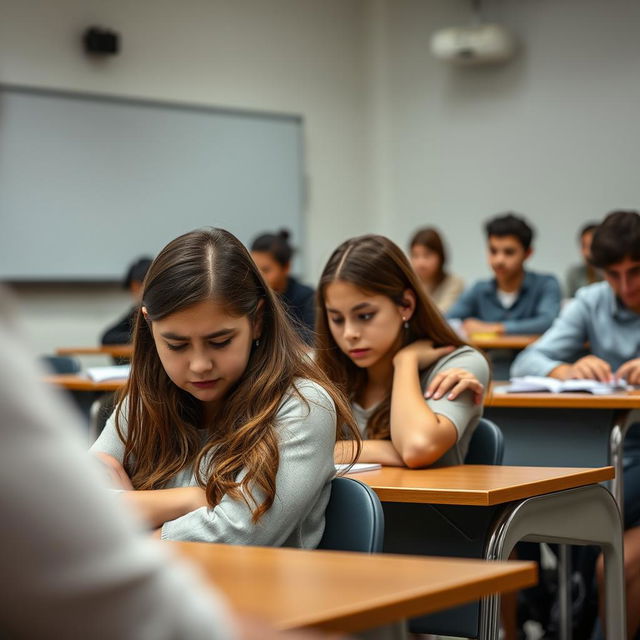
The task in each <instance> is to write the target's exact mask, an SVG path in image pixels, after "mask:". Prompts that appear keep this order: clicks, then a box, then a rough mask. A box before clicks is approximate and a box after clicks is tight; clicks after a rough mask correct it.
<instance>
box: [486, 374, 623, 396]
mask: <svg viewBox="0 0 640 640" xmlns="http://www.w3.org/2000/svg"><path fill="white" fill-rule="evenodd" d="M632 388H633V387H631V386H630V385H628V384H627V383H626V382H625V381H624V380H615V381H613V382H599V381H598V380H586V379H578V380H557V379H556V378H545V377H542V376H523V377H521V378H511V381H510V383H509V384H508V385H507V386H504V387H500V388H499V389H496V391H501V392H506V393H529V392H535V391H549V392H551V393H562V392H572V391H586V392H587V393H592V394H594V395H597V396H598V395H606V394H608V393H614V392H616V391H627V390H628V389H632Z"/></svg>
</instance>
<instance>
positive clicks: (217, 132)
mask: <svg viewBox="0 0 640 640" xmlns="http://www.w3.org/2000/svg"><path fill="white" fill-rule="evenodd" d="M303 185H304V168H303V149H302V121H301V119H300V118H299V117H296V116H283V115H269V114H267V115H265V114H261V113H260V114H259V113H252V112H236V111H229V110H221V109H214V108H207V107H199V106H189V105H181V104H172V103H163V102H155V101H145V100H130V99H120V98H111V97H104V96H96V95H86V94H77V93H69V92H59V91H48V90H37V89H27V88H21V87H13V86H0V279H3V280H9V281H113V280H120V279H121V278H122V275H123V273H124V271H125V269H126V267H127V265H128V264H129V263H130V262H131V261H132V260H133V259H135V258H137V257H138V256H140V255H143V254H147V255H155V254H156V253H157V252H158V251H159V250H160V249H161V248H162V247H163V246H164V245H165V244H167V242H169V241H170V240H172V239H173V238H174V237H176V236H178V235H180V234H181V233H185V232H187V231H190V230H192V229H195V228H198V227H203V226H216V227H223V228H225V229H228V230H229V231H231V232H232V233H234V234H235V235H236V236H238V237H239V238H240V240H241V241H242V242H244V243H245V244H247V243H249V242H250V241H251V239H252V238H253V237H254V236H256V235H257V234H258V233H261V232H263V231H277V230H278V229H280V228H281V227H286V228H288V229H290V230H291V232H292V240H293V241H294V243H295V242H296V241H298V242H299V241H301V240H302V238H303V197H304V193H303Z"/></svg>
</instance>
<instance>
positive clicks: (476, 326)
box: [447, 213, 561, 334]
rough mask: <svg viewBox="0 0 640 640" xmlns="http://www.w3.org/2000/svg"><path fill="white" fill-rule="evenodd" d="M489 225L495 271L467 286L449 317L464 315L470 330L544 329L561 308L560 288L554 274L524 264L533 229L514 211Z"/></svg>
mask: <svg viewBox="0 0 640 640" xmlns="http://www.w3.org/2000/svg"><path fill="white" fill-rule="evenodd" d="M485 230H486V234H487V246H488V250H489V264H490V265H491V268H492V269H493V272H494V274H495V277H494V278H492V279H491V280H480V281H478V282H476V283H475V284H474V285H473V286H472V287H471V288H470V289H468V290H467V291H465V292H464V293H463V294H462V296H460V298H459V299H458V301H457V302H456V304H455V305H454V306H453V307H452V308H451V309H449V312H448V313H447V317H448V318H458V319H460V320H462V321H463V328H464V329H465V331H466V333H467V334H473V333H497V334H529V333H534V334H535V333H542V332H543V331H545V330H546V329H548V328H549V327H550V326H551V323H552V322H553V320H554V318H555V317H556V316H557V315H558V312H559V311H560V299H561V293H560V285H559V284H558V280H557V279H556V277H555V276H553V275H549V274H542V273H535V272H533V271H527V270H526V269H525V262H526V261H527V260H528V258H529V257H530V256H531V254H532V251H533V250H532V248H531V242H532V240H533V230H532V229H531V227H530V226H529V225H528V224H527V222H526V221H525V220H524V219H523V218H521V217H520V216H516V215H514V214H513V213H508V214H505V215H502V216H498V217H496V218H493V219H492V220H490V221H489V222H488V223H487V225H486V227H485Z"/></svg>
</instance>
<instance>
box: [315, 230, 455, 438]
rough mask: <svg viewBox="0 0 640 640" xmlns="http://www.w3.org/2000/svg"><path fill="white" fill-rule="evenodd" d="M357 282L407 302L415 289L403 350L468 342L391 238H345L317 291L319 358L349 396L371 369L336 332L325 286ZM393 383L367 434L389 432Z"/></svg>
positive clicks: (401, 338)
mask: <svg viewBox="0 0 640 640" xmlns="http://www.w3.org/2000/svg"><path fill="white" fill-rule="evenodd" d="M336 281H342V282H348V283H350V284H353V285H354V286H356V287H358V288H359V289H361V290H362V291H365V292H367V293H371V295H383V296H386V297H387V298H389V299H390V300H391V301H392V302H393V303H394V304H397V305H400V306H403V305H404V304H405V300H406V298H405V292H406V291H407V290H411V291H413V293H414V294H415V297H416V308H415V311H414V313H413V315H412V316H411V318H410V319H409V321H408V323H409V327H408V329H401V330H400V331H401V334H400V335H399V336H398V350H399V349H400V348H402V347H403V346H406V345H408V344H410V343H411V342H414V341H415V340H431V341H432V342H433V344H434V346H435V347H442V346H445V345H454V346H456V347H461V346H463V345H464V344H466V343H465V342H464V341H463V340H461V339H460V337H459V336H458V335H457V334H456V333H455V331H453V329H451V328H450V327H449V325H448V324H447V322H446V320H445V319H444V318H443V317H442V315H441V314H440V312H439V311H438V309H437V308H436V306H435V305H434V304H433V302H431V300H430V299H429V297H428V296H427V294H426V293H425V291H424V287H423V286H422V284H421V283H420V281H419V279H418V276H417V275H416V274H415V272H414V271H413V269H412V268H411V265H410V264H409V261H408V259H407V257H406V256H405V254H404V253H403V251H402V250H401V249H400V248H399V247H398V246H397V245H396V244H394V243H393V242H392V241H391V240H389V239H388V238H385V237H384V236H378V235H365V236H360V237H357V238H351V239H350V240H347V241H345V242H343V243H342V244H341V245H340V246H339V247H338V248H337V249H336V250H335V251H334V252H333V254H332V255H331V257H330V258H329V261H328V262H327V264H326V266H325V268H324V270H323V272H322V276H321V277H320V283H319V285H318V290H317V292H316V296H317V306H316V308H317V315H316V334H317V338H316V348H317V353H316V362H317V363H318V364H319V365H320V368H321V369H322V370H323V371H324V372H325V373H326V374H327V375H328V376H329V378H330V379H331V380H332V381H333V382H334V383H335V384H336V385H337V386H338V388H339V389H340V390H341V391H343V392H344V393H345V394H346V395H347V396H348V397H349V398H351V399H353V398H356V397H357V396H358V395H359V394H360V393H361V392H362V391H363V390H364V388H365V387H366V384H367V370H366V369H363V368H361V367H357V366H356V365H355V364H354V363H353V361H352V360H351V358H349V357H348V356H347V355H346V354H345V353H343V351H342V350H341V349H340V347H339V346H338V345H337V343H336V341H335V340H334V339H333V336H332V335H331V331H330V329H329V321H328V318H327V308H326V302H325V291H326V288H327V285H329V284H331V283H332V282H336ZM391 383H392V380H391V379H390V380H389V391H388V393H387V396H386V398H385V399H384V401H383V402H381V403H380V405H379V406H378V407H377V408H376V410H375V411H374V412H373V414H372V415H371V417H370V418H369V421H368V423H367V434H366V435H367V438H370V439H387V438H389V437H390V428H389V413H390V408H391Z"/></svg>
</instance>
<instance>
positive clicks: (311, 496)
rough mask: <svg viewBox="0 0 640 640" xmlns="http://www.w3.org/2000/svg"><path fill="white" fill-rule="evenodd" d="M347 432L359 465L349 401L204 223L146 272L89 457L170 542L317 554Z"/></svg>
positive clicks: (249, 266) (272, 298)
mask: <svg viewBox="0 0 640 640" xmlns="http://www.w3.org/2000/svg"><path fill="white" fill-rule="evenodd" d="M338 425H340V426H341V427H342V426H344V428H341V429H340V430H338ZM349 428H351V432H352V434H353V436H352V437H353V439H354V440H352V441H353V442H354V448H353V456H354V457H355V456H356V455H357V449H358V447H357V439H358V437H357V436H358V433H357V428H356V426H355V423H354V421H353V417H352V416H351V412H350V411H349V406H348V404H347V401H346V399H345V398H344V397H343V395H342V394H341V393H340V392H339V391H338V390H337V389H336V387H335V386H334V385H333V384H332V383H331V382H330V381H329V379H328V378H327V376H326V375H325V374H323V372H322V371H321V370H320V369H319V368H318V366H317V365H316V364H315V363H314V362H313V360H312V359H311V358H309V356H308V355H307V350H306V348H305V346H304V344H303V343H302V341H301V340H300V338H299V337H298V336H297V334H296V333H295V331H294V330H293V328H292V327H291V323H290V322H288V320H287V316H286V312H285V311H284V309H283V308H282V305H281V304H280V301H279V300H278V298H277V296H276V295H275V294H274V293H273V292H272V291H271V290H270V289H269V287H268V286H267V284H266V283H265V281H264V279H263V278H262V276H261V274H260V271H259V270H258V268H257V266H256V264H255V262H254V261H253V260H252V259H251V256H250V255H249V252H248V251H247V250H246V248H245V247H244V246H243V245H242V244H241V243H240V241H239V240H238V239H237V238H235V237H234V236H233V235H231V234H230V233H229V232H227V231H225V230H223V229H202V230H197V231H192V232H190V233H186V234H184V235H182V236H180V237H178V238H176V239H175V240H173V241H172V242H170V243H169V244H168V245H167V246H166V247H165V248H164V249H163V250H162V251H161V252H160V253H159V254H158V257H157V258H156V259H155V260H154V261H153V264H152V265H151V267H150V268H149V272H148V273H147V276H146V278H145V282H144V291H143V294H142V303H141V306H140V308H139V310H138V314H137V317H136V321H135V327H134V340H133V356H132V361H131V375H130V376H129V379H128V381H127V384H126V386H125V387H124V388H123V391H122V395H121V397H120V400H119V402H118V405H117V408H116V410H115V412H114V414H113V415H112V416H111V417H110V418H109V420H108V421H107V424H106V426H105V428H104V430H103V431H102V433H101V434H100V436H99V438H98V439H97V440H96V442H95V443H94V444H93V446H92V448H91V450H92V452H93V453H95V454H96V455H97V456H98V457H99V458H100V459H101V460H102V461H103V462H104V463H105V464H106V465H107V468H108V469H110V470H111V471H112V472H113V477H114V479H115V481H116V486H118V487H119V488H121V489H124V490H125V491H124V493H123V494H122V498H123V500H126V502H127V503H129V504H131V506H132V507H133V508H134V509H136V510H137V511H138V512H139V513H140V514H141V516H142V517H143V519H144V520H145V521H146V522H147V523H148V526H149V528H151V529H154V530H156V534H157V535H159V536H161V537H162V538H164V539H170V540H192V541H201V542H227V543H232V544H253V545H270V546H291V547H305V548H312V547H315V546H317V545H318V543H319V542H320V539H321V538H322V534H323V531H324V512H325V509H326V507H327V503H328V501H329V495H330V493H331V481H332V479H333V477H334V475H335V468H334V465H333V450H334V446H335V444H336V440H337V439H340V438H342V437H347V433H348V432H349ZM345 429H346V430H345Z"/></svg>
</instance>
